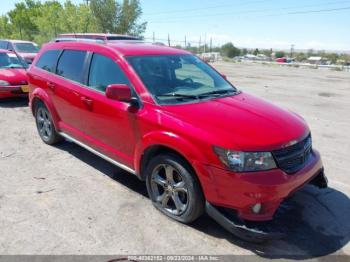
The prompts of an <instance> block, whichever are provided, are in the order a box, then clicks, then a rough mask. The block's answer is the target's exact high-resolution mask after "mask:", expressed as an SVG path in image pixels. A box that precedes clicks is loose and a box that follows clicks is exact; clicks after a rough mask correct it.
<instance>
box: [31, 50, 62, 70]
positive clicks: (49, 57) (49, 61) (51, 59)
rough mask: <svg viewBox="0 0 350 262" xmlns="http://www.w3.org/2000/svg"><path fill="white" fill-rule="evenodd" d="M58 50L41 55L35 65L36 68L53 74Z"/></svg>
mask: <svg viewBox="0 0 350 262" xmlns="http://www.w3.org/2000/svg"><path fill="white" fill-rule="evenodd" d="M60 52H61V51H60V50H48V51H46V52H45V53H43V54H42V55H41V56H40V58H39V60H38V62H37V63H36V64H35V66H36V67H39V68H41V69H43V70H45V71H48V72H51V73H54V72H55V67H56V63H57V59H58V56H59V54H60Z"/></svg>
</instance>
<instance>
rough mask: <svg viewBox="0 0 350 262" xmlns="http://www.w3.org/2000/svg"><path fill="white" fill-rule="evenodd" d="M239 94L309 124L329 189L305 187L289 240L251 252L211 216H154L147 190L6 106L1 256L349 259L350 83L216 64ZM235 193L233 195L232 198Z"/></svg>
mask: <svg viewBox="0 0 350 262" xmlns="http://www.w3.org/2000/svg"><path fill="white" fill-rule="evenodd" d="M214 66H215V67H216V68H217V69H218V70H219V71H221V72H222V73H224V74H226V75H227V76H228V78H229V80H231V82H232V83H234V84H235V85H236V86H237V87H239V88H240V89H242V90H243V91H246V92H249V93H252V94H254V95H256V96H259V97H263V98H265V99H268V100H270V101H273V102H275V103H277V104H279V105H280V106H283V107H286V108H289V109H291V110H293V111H296V112H297V113H299V114H300V115H302V116H303V117H304V118H305V119H306V120H307V122H308V123H309V125H310V127H311V130H312V134H313V141H314V147H315V148H317V149H318V150H319V151H320V152H321V154H322V158H323V161H324V165H325V170H326V174H327V176H328V178H329V182H330V183H329V184H330V188H328V189H326V190H320V189H317V188H315V187H312V186H307V187H305V188H304V189H303V190H301V191H300V192H298V193H296V194H295V195H294V196H293V197H292V198H291V199H290V200H289V201H288V207H287V208H286V210H285V213H284V214H283V221H284V223H283V225H281V226H282V227H283V230H285V231H287V232H288V237H287V238H285V239H283V240H278V241H272V242H270V243H266V244H260V245H257V244H250V243H246V242H244V241H241V240H239V239H237V238H235V237H234V236H232V235H230V234H229V233H227V232H226V231H225V230H223V229H222V228H221V227H220V226H219V225H217V224H216V223H215V222H214V221H213V220H211V219H210V218H209V217H207V216H203V217H202V218H200V219H199V220H198V221H196V222H195V223H194V224H192V225H189V226H186V225H182V224H179V223H177V222H174V221H172V220H170V219H168V218H166V217H165V216H164V215H162V214H161V213H159V212H158V211H156V210H155V209H154V208H153V207H152V204H151V202H150V201H149V199H148V198H147V194H146V189H145V186H144V184H143V182H140V181H138V180H137V178H136V177H134V176H132V175H129V174H127V173H125V172H124V171H121V170H119V169H118V168H116V167H114V166H112V165H111V164H109V163H107V162H106V161H104V160H102V159H100V158H99V157H97V156H94V155H93V154H91V153H90V152H88V151H86V150H84V149H82V148H80V147H79V146H76V145H74V144H72V143H69V142H63V143H61V144H59V145H58V146H55V147H50V146H47V145H45V144H43V143H42V142H41V140H40V139H39V136H38V135H37V131H36V128H35V125H34V119H33V117H32V115H31V113H30V110H29V108H28V107H27V101H26V100H7V101H2V102H0V181H1V183H0V254H123V255H127V254H234V255H242V254H255V255H257V256H260V257H264V258H298V259H301V258H315V257H318V256H322V255H328V254H332V253H337V254H348V255H350V244H349V241H350V219H349V218H350V200H349V196H350V174H349V173H348V170H350V160H349V155H348V153H349V152H350V73H349V72H336V71H329V70H320V69H318V70H316V69H301V68H282V67H278V66H267V65H257V64H243V63H242V64H234V63H225V62H218V63H215V64H214ZM233 190H234V189H233Z"/></svg>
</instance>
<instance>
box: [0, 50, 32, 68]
mask: <svg viewBox="0 0 350 262" xmlns="http://www.w3.org/2000/svg"><path fill="white" fill-rule="evenodd" d="M24 67H26V66H25V64H24V62H23V61H21V60H20V59H19V58H18V56H16V55H15V54H13V53H0V68H24Z"/></svg>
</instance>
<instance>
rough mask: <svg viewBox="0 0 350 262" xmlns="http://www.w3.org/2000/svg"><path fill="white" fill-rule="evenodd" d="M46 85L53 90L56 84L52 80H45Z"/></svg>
mask: <svg viewBox="0 0 350 262" xmlns="http://www.w3.org/2000/svg"><path fill="white" fill-rule="evenodd" d="M46 84H47V87H48V88H50V89H51V90H52V91H55V87H56V85H55V84H54V83H52V82H47V83H46Z"/></svg>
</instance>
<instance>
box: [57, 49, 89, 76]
mask: <svg viewBox="0 0 350 262" xmlns="http://www.w3.org/2000/svg"><path fill="white" fill-rule="evenodd" d="M85 57H86V51H77V50H65V51H64V52H63V54H62V55H61V57H60V60H59V61H58V65H57V70H56V73H57V74H58V75H60V76H62V77H64V78H67V79H70V80H73V81H75V82H79V83H82V82H83V81H82V76H83V69H84V62H85Z"/></svg>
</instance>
